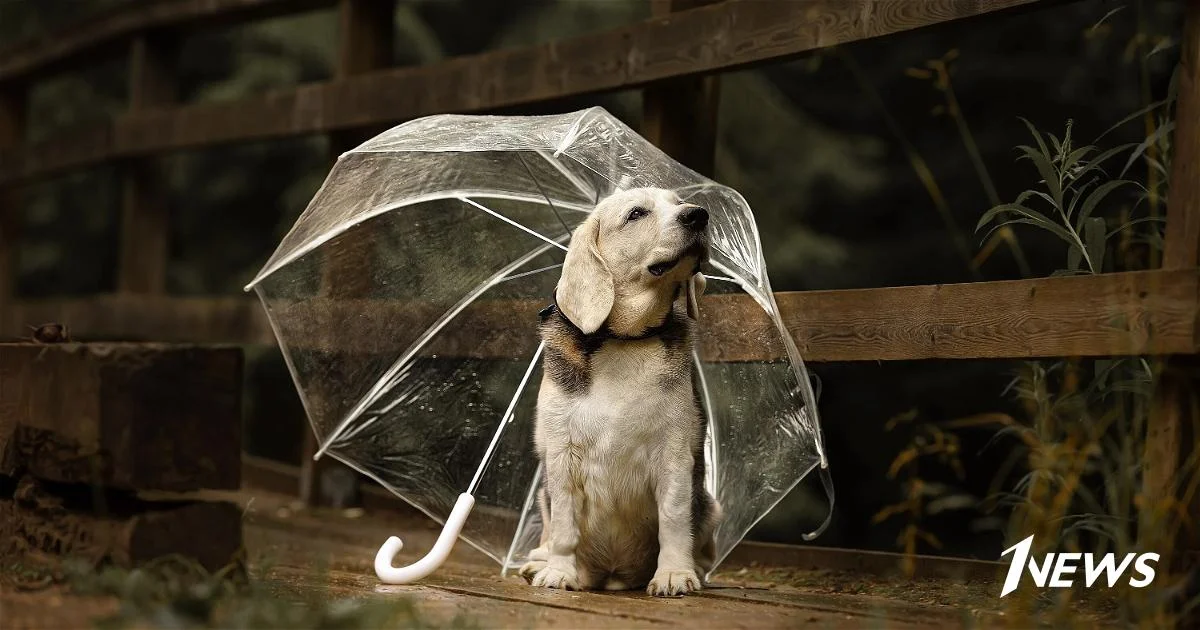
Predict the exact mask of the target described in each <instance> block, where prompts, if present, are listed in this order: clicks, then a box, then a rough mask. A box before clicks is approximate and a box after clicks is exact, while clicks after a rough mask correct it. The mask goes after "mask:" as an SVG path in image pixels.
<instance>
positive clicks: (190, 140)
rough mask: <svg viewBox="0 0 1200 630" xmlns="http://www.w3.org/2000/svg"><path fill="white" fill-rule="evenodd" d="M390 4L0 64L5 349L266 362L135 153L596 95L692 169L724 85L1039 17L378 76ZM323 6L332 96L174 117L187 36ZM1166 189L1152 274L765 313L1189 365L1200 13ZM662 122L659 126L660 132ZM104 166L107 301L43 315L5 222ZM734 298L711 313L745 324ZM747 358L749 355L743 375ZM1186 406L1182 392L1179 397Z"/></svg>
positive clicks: (883, 2)
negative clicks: (92, 114) (202, 347)
mask: <svg viewBox="0 0 1200 630" xmlns="http://www.w3.org/2000/svg"><path fill="white" fill-rule="evenodd" d="M393 1H394V0H153V1H141V2H130V3H128V5H122V6H120V7H118V8H116V9H115V10H112V11H110V12H108V13H105V14H102V15H99V16H97V17H95V18H93V19H90V20H88V21H86V22H85V23H82V24H80V25H77V26H74V27H71V28H68V29H65V30H63V31H61V32H59V33H54V34H52V35H48V36H46V37H43V38H40V39H38V40H35V41H30V42H26V43H24V44H22V45H18V46H14V47H10V48H8V49H6V50H3V51H0V335H20V334H24V327H25V325H26V324H29V323H40V322H43V321H64V322H69V323H70V325H71V326H72V328H73V330H74V331H76V332H77V334H78V335H80V336H85V337H86V336H104V337H123V338H131V339H145V340H154V341H187V342H234V343H261V344H269V343H273V338H272V335H271V332H270V329H269V327H268V325H267V323H266V321H265V317H264V315H263V314H262V312H261V310H260V308H259V307H258V305H257V303H256V302H255V301H253V300H252V298H249V297H243V296H237V297H225V296H223V297H213V298H192V297H187V298H184V297H172V296H170V295H166V294H165V293H164V284H165V279H164V278H165V273H164V270H165V267H166V257H167V234H168V228H169V226H168V216H169V213H168V208H166V207H165V202H164V200H163V199H164V198H163V196H162V194H161V191H160V190H159V189H158V188H157V185H156V182H157V180H158V178H157V177H156V174H155V172H154V168H153V166H152V165H151V163H150V162H149V161H148V160H146V159H144V158H147V157H149V156H152V155H155V154H158V153H162V152H167V151H174V150H180V149H194V148H197V147H203V146H211V145H215V144H219V143H233V142H245V141H251V140H261V139H267V138H281V137H288V136H295V135H299V134H316V133H328V134H331V137H332V139H333V141H332V142H331V152H332V154H333V156H336V155H337V154H338V153H340V152H341V151H343V150H345V149H346V148H348V147H350V146H353V145H354V144H357V143H358V142H359V141H361V140H362V139H364V137H365V135H364V130H367V129H371V128H374V127H378V126H380V125H385V124H386V125H390V124H395V123H398V122H400V121H403V120H406V119H411V118H415V117H418V116H422V115H426V114H433V113H440V112H479V111H488V110H494V109H496V108H500V107H506V106H514V105H521V104H528V103H534V102H544V101H551V100H554V99H560V98H563V97H569V96H578V95H585V94H593V93H599V92H604V91H611V90H619V89H629V88H642V89H643V90H644V94H645V98H644V108H645V112H644V113H645V115H644V120H645V124H644V128H643V132H644V133H645V134H646V135H647V136H648V137H649V138H650V139H651V140H653V141H655V142H657V143H658V144H659V145H660V146H661V147H662V148H664V149H665V150H666V151H667V152H668V153H671V154H672V155H674V156H676V157H677V158H679V159H680V160H681V161H683V162H684V163H686V164H688V165H690V166H692V167H694V168H696V169H697V170H700V171H701V172H705V171H708V170H711V165H712V156H713V149H714V137H715V134H714V132H713V128H714V121H715V113H716V93H717V90H716V82H717V81H718V80H719V74H720V73H721V72H724V71H729V70H734V69H739V68H743V67H748V66H753V65H760V64H767V63H779V62H782V61H785V60H788V59H791V58H794V57H796V56H798V55H801V54H803V53H806V52H810V51H813V50H817V49H820V48H824V47H829V46H835V45H839V44H847V43H850V42H855V41H859V40H863V39H867V38H873V37H880V36H886V35H889V34H893V33H899V32H902V31H906V30H909V29H915V28H920V27H925V26H929V25H934V24H938V23H943V22H948V21H952V20H960V19H969V18H976V17H979V16H984V15H986V14H999V13H1005V12H1011V11H1020V10H1037V9H1039V8H1040V7H1042V6H1045V5H1051V4H1058V2H1054V1H1051V0H1041V1H1038V0H922V1H920V2H912V1H910V0H779V1H763V0H746V1H739V0H727V1H725V2H720V3H715V4H713V3H710V2H707V1H706V0H655V2H654V5H653V11H654V17H652V18H651V19H648V20H645V21H642V22H638V23H634V24H630V25H627V26H623V27H621V28H617V29H614V30H610V31H605V32H600V33H594V34H589V35H584V36H580V37H574V38H571V39H567V40H562V41H557V42H552V43H546V44H540V45H536V46H527V47H522V48H513V49H506V50H499V51H494V52H486V53H482V54H477V55H470V56H464V57H457V58H453V59H449V60H446V61H443V62H440V63H435V64H432V65H426V66H420V67H404V68H388V67H387V66H388V65H389V63H390V59H391V50H392V19H391V15H392V11H393V7H394V4H393ZM335 5H336V6H337V8H338V10H339V11H340V20H341V21H340V48H339V56H338V64H337V67H336V72H335V76H334V78H333V79H332V80H330V81H327V82H323V83H317V84H308V85H301V86H299V87H296V88H294V89H291V90H286V91H275V92H271V93H268V94H266V95H262V96H256V97H251V98H247V99H245V100H241V101H237V102H228V103H205V104H189V105H176V104H175V93H176V85H175V80H174V78H175V76H174V67H173V57H174V52H175V51H174V50H173V47H174V45H173V44H172V43H171V42H173V41H177V39H178V37H179V36H180V35H181V34H184V33H187V32H190V31H194V30H196V29H201V28H211V27H214V26H219V25H228V24H234V23H242V22H246V21H250V20H257V19H262V18H265V17H271V16H279V15H285V14H291V13H297V12H301V11H307V10H311V9H314V8H320V7H329V6H335ZM1184 32H1185V37H1184V44H1183V65H1182V74H1181V76H1180V83H1179V88H1180V89H1179V101H1178V110H1177V127H1176V129H1175V132H1174V147H1175V151H1176V153H1175V157H1174V162H1173V164H1174V172H1173V173H1172V179H1171V183H1172V186H1171V195H1170V203H1169V207H1168V212H1167V217H1168V221H1167V227H1166V250H1165V252H1164V262H1163V266H1162V268H1161V269H1157V270H1153V271H1143V272H1135V273H1114V274H1101V275H1094V276H1082V277H1070V278H1045V279H1030V280H1020V281H1005V282H981V283H973V284H955V285H932V286H914V287H895V288H879V289H862V290H844V291H811V292H784V293H779V294H778V301H779V304H780V307H781V309H782V311H783V314H784V317H785V320H786V322H787V325H788V328H789V330H790V331H791V333H792V334H793V336H794V337H795V339H796V341H797V344H798V346H799V348H800V349H801V351H802V352H803V353H804V354H805V355H806V357H807V358H808V359H809V360H812V361H835V360H836V361H874V360H904V359H965V358H993V359H999V358H1026V357H1054V356H1113V355H1140V354H1153V355H1193V354H1195V353H1197V350H1198V346H1200V338H1198V336H1197V335H1198V332H1197V313H1198V309H1200V302H1198V296H1200V292H1198V288H1200V287H1198V284H1197V283H1198V277H1197V263H1198V260H1197V256H1198V252H1200V44H1198V39H1200V2H1197V1H1194V0H1193V1H1190V2H1189V3H1188V9H1187V19H1186V24H1185V26H1184ZM111 55H126V56H127V57H128V63H129V69H130V70H129V72H130V83H129V106H128V111H127V112H126V113H125V114H124V115H122V116H119V117H117V118H116V119H114V120H110V121H106V122H103V123H99V124H94V125H92V126H90V127H87V128H85V129H74V130H71V131H70V133H67V134H63V135H62V136H60V137H54V138H51V139H49V140H46V141H44V142H39V143H37V144H26V143H24V138H23V129H24V125H23V119H24V115H25V108H26V102H27V96H28V93H29V88H30V85H31V84H32V83H33V82H35V81H37V80H38V79H39V78H40V77H41V76H44V75H45V74H46V73H49V72H54V71H59V70H62V69H64V68H72V67H77V66H78V65H79V64H81V63H83V62H90V61H92V60H94V59H97V58H102V57H104V56H111ZM665 112H669V113H670V115H669V116H668V115H664V113H665ZM104 162H118V163H119V165H120V169H121V173H122V177H123V180H124V181H123V186H124V197H123V210H122V211H123V217H122V222H121V230H120V238H121V246H120V260H119V270H118V274H117V275H118V291H117V293H115V294H106V295H97V296H91V297H82V298H70V299H55V300H21V299H15V298H14V296H13V285H14V281H15V270H14V265H15V252H16V245H17V242H18V239H19V234H20V227H21V226H20V216H19V213H18V212H17V209H16V208H15V199H14V195H13V191H15V190H17V188H18V187H19V186H21V185H23V184H25V183H26V182H29V181H32V180H36V179H37V178H42V177H46V176H49V175H52V174H55V173H60V172H62V171H64V170H68V169H73V168H79V167H84V166H89V165H95V164H99V163H104ZM744 307H745V305H744V304H742V305H739V304H737V303H736V300H734V301H733V303H729V304H726V305H725V306H723V307H722V308H730V309H734V310H735V311H736V309H739V308H744ZM743 358H744V357H743ZM1186 390H1187V388H1186V387H1183V388H1180V387H1171V386H1167V387H1163V388H1162V393H1161V394H1160V396H1161V399H1160V402H1161V403H1162V406H1161V408H1162V409H1164V410H1165V412H1164V413H1159V414H1156V416H1155V420H1154V421H1153V425H1152V427H1151V429H1150V446H1149V449H1150V452H1148V453H1147V466H1148V470H1147V474H1146V480H1147V481H1146V483H1147V489H1148V490H1149V491H1150V493H1151V494H1152V495H1154V496H1158V495H1163V494H1165V493H1169V492H1170V491H1171V490H1170V485H1169V482H1170V480H1171V479H1172V478H1173V476H1174V474H1175V471H1176V470H1177V468H1178V465H1179V462H1180V461H1181V460H1180V457H1181V455H1180V454H1181V450H1182V449H1183V448H1184V446H1185V445H1184V441H1185V439H1186V438H1185V437H1184V436H1185V428H1186V426H1187V425H1188V424H1189V423H1190V422H1191V420H1190V418H1189V416H1188V413H1189V411H1188V410H1187V409H1186V408H1185V405H1184V403H1183V401H1182V399H1180V400H1176V399H1175V398H1173V396H1175V395H1176V392H1181V391H1182V392H1184V393H1186ZM1178 395H1180V396H1182V395H1183V394H1178Z"/></svg>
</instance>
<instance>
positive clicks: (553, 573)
mask: <svg viewBox="0 0 1200 630" xmlns="http://www.w3.org/2000/svg"><path fill="white" fill-rule="evenodd" d="M532 584H533V585H534V586H540V587H542V588H561V589H563V590H566V591H578V590H579V578H578V577H577V576H576V575H575V572H574V571H564V570H562V569H559V568H558V567H553V566H546V567H543V568H542V570H540V571H538V572H537V575H535V576H533V582H532Z"/></svg>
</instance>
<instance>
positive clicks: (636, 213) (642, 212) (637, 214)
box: [625, 206, 650, 221]
mask: <svg viewBox="0 0 1200 630" xmlns="http://www.w3.org/2000/svg"><path fill="white" fill-rule="evenodd" d="M647 214H650V211H649V210H647V209H645V208H642V207H640V206H639V207H637V208H634V209H633V210H630V211H629V216H627V217H625V220H626V221H637V220H638V219H640V218H642V217H644V216H646V215H647Z"/></svg>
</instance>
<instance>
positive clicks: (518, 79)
mask: <svg viewBox="0 0 1200 630" xmlns="http://www.w3.org/2000/svg"><path fill="white" fill-rule="evenodd" d="M1053 1H1054V0H924V1H922V2H911V1H909V0H771V1H764V0H729V1H727V2H722V3H720V4H715V5H712V6H706V7H701V8H697V9H692V10H689V11H684V12H681V13H675V14H671V15H669V16H667V17H661V18H653V19H649V20H646V21H643V22H638V23H635V24H631V25H629V26H624V27H621V28H617V29H613V30H610V31H606V32H602V33H595V34H589V35H584V36H580V37H575V38H572V39H567V40H562V41H556V42H548V43H545V44H539V45H536V46H528V47H523V48H513V49H507V50H499V51H494V52H488V53H482V54H478V55H470V56H463V57H457V58H454V59H450V60H447V61H445V62H441V63H436V64H430V65H426V66H419V67H408V68H397V69H392V70H384V71H378V72H370V73H367V74H364V75H361V76H358V77H354V78H352V79H347V80H343V81H333V82H328V83H323V84H313V85H305V86H301V87H298V88H296V89H294V90H291V91H280V92H273V93H270V94H267V95H265V96H261V97H257V98H251V99H247V100H243V101H238V102H232V103H211V104H202V105H191V106H187V107H181V108H177V109H173V110H167V111H157V112H145V113H140V114H137V115H129V116H125V117H123V118H121V119H119V120H117V121H115V122H113V123H107V124H102V125H98V126H96V127H95V128H94V130H93V131H92V132H91V133H89V134H80V135H79V136H78V137H75V138H73V142H72V143H64V142H62V141H60V140H52V141H51V142H49V143H47V145H46V146H44V147H43V146H38V147H30V148H28V149H26V150H24V151H20V152H17V153H16V154H12V153H3V152H0V183H2V182H4V181H8V180H11V179H19V178H25V177H31V176H34V175H42V174H45V173H48V172H52V171H55V170H58V169H63V168H68V167H72V166H80V165H83V164H87V163H89V162H93V161H95V160H97V159H109V158H113V157H125V156H132V155H145V154H148V153H153V152H161V151H170V150H176V149H184V148H192V147H198V146H205V145H211V144H217V143H224V142H239V141H246V140H255V139H263V138H272V137H282V136H291V135H298V134H309V133H320V132H325V131H331V130H335V129H344V128H353V127H364V126H370V125H376V124H388V123H394V122H396V121H400V120H406V119H409V118H416V117H419V116H423V115H427V114H434V113H442V112H471V111H483V110H491V109H496V108H499V107H505V106H514V105H520V104H526V103H533V102H541V101H547V100H553V99H558V98H564V97H568V96H577V95H583V94H590V93H595V92H602V91H609V90H618V89H628V88H635V87H640V86H644V85H646V84H648V83H651V82H653V81H658V80H661V79H666V78H671V77H681V76H691V75H698V74H705V73H713V72H718V71H723V70H730V69H734V68H740V67H744V66H748V65H752V64H755V63H761V62H766V61H783V60H786V59H790V58H793V57H795V56H797V55H801V54H803V53H806V52H810V51H813V50H817V49H820V48H825V47H829V46H834V45H839V44H846V43H850V42H854V41H859V40H863V39H868V38H872V37H880V36H883V35H889V34H893V33H899V32H903V31H907V30H911V29H915V28H920V27H924V26H930V25H934V24H940V23H944V22H948V21H952V20H957V19H963V18H971V17H975V16H980V15H985V14H989V13H993V12H997V11H1002V10H1007V9H1013V8H1017V7H1023V6H1026V5H1032V4H1034V3H1038V2H1041V3H1050V2H1053ZM85 136H86V137H90V138H91V140H90V141H88V140H86V139H85Z"/></svg>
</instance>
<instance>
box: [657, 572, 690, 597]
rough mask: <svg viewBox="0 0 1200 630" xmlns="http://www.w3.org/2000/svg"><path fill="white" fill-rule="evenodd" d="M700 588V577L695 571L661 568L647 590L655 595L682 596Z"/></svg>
mask: <svg viewBox="0 0 1200 630" xmlns="http://www.w3.org/2000/svg"><path fill="white" fill-rule="evenodd" d="M698 590H700V578H699V577H696V572H695V571H670V570H667V569H659V570H657V571H655V572H654V578H653V579H651V580H650V584H649V585H648V586H646V592H647V593H649V594H651V595H653V596H655V597H681V596H683V595H687V594H688V593H691V592H692V591H698Z"/></svg>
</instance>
